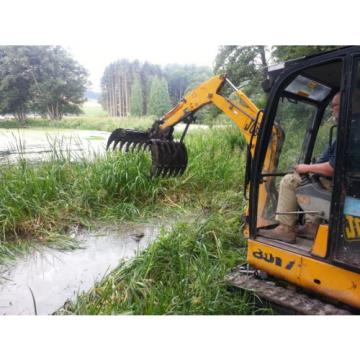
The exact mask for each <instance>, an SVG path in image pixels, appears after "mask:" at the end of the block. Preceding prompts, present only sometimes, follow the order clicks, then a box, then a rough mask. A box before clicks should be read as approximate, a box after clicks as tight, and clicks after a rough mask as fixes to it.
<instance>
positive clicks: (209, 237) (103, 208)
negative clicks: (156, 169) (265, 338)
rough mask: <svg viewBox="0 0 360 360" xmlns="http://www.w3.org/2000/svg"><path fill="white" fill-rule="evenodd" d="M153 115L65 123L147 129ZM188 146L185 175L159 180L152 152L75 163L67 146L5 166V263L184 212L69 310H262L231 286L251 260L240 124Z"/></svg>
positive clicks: (193, 136) (0, 217)
mask: <svg viewBox="0 0 360 360" xmlns="http://www.w3.org/2000/svg"><path fill="white" fill-rule="evenodd" d="M41 121H42V120H38V119H34V120H29V121H28V126H30V127H42V128H45V127H46V128H48V127H50V125H48V127H47V126H44V125H42V124H41ZM151 122H152V119H149V118H141V119H134V118H127V119H122V120H121V121H120V120H119V119H104V118H103V117H96V116H94V117H91V116H88V117H84V118H71V119H64V120H62V121H61V122H59V124H57V126H58V127H63V128H77V129H84V128H86V129H87V128H89V129H97V130H113V129H114V128H116V127H119V126H121V127H127V128H140V129H144V128H147V127H148V126H149V125H147V124H151ZM120 123H121V124H120ZM123 124H126V125H123ZM186 146H187V149H188V156H189V165H188V168H187V170H186V172H185V173H184V175H183V176H182V177H178V178H156V179H151V178H150V176H149V170H150V166H151V159H150V154H149V153H147V152H135V153H132V152H130V153H128V154H123V153H119V152H109V153H107V154H106V155H105V156H98V157H96V158H95V159H91V160H90V159H89V160H87V159H81V160H80V161H77V162H74V161H71V159H70V156H69V154H68V153H67V152H64V153H62V152H61V151H60V150H58V151H55V153H56V156H54V157H53V158H52V159H51V160H49V161H46V162H41V163H38V164H36V165H34V164H29V163H27V162H26V161H25V160H21V161H19V162H17V163H14V164H8V165H7V166H5V167H2V170H1V180H2V186H1V188H0V193H1V194H0V196H1V199H2V200H1V203H0V229H1V247H0V261H6V260H9V259H11V258H14V257H16V255H17V254H21V253H23V252H26V250H27V247H31V246H40V245H41V246H43V245H47V246H57V247H59V248H62V247H63V248H64V249H71V247H76V244H74V243H73V240H71V239H69V238H68V237H67V233H68V232H69V230H70V229H71V228H72V227H75V226H82V227H96V226H97V225H98V224H114V223H119V222H123V221H133V222H141V221H146V220H148V219H151V218H154V217H158V218H161V219H163V220H164V219H165V220H166V219H169V222H171V221H172V219H173V218H174V216H175V214H176V216H177V218H180V219H181V217H182V214H184V219H183V220H180V221H178V222H177V223H176V224H175V225H174V226H173V228H172V229H171V230H167V231H165V230H164V231H163V232H162V235H161V236H160V237H159V239H158V240H157V241H156V242H155V243H154V244H153V245H152V246H150V247H149V248H148V249H147V250H145V251H144V252H143V253H141V254H140V255H139V256H138V257H137V258H135V260H133V261H131V262H130V263H124V264H122V265H121V266H120V267H119V268H118V269H117V270H115V271H114V272H112V273H111V274H110V275H109V276H108V277H107V278H106V279H104V280H103V281H102V282H101V283H99V284H96V286H95V287H94V289H93V290H91V291H90V292H88V293H86V294H83V295H81V296H79V297H78V299H77V300H76V301H74V302H73V303H71V304H70V305H68V306H67V307H66V309H63V310H62V312H61V313H63V314H126V313H129V314H247V313H252V312H253V311H254V309H253V307H252V306H251V301H249V299H247V298H246V296H245V295H241V296H240V295H239V294H238V293H233V292H230V291H229V289H227V287H226V284H225V283H224V276H225V275H226V273H228V272H229V271H230V270H231V269H232V268H233V267H234V266H236V265H238V264H239V263H242V262H244V261H245V257H246V244H245V242H244V240H243V237H242V233H241V226H242V222H241V215H242V210H243V207H244V199H243V194H242V184H243V176H244V162H245V154H246V151H245V143H244V140H243V138H242V136H241V134H240V131H239V130H238V129H237V128H236V127H234V126H231V127H228V128H224V129H207V130H198V131H193V132H191V133H189V134H188V136H187V138H186ZM54 150H56V149H54ZM188 214H194V215H193V216H192V217H193V218H194V219H192V220H189V216H188ZM179 215H180V216H179ZM265 311H266V310H265Z"/></svg>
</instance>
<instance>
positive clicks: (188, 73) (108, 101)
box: [101, 59, 212, 117]
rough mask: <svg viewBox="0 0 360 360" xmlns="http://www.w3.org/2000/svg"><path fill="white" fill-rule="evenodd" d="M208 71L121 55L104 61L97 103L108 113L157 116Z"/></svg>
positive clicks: (203, 77) (204, 77) (172, 104)
mask: <svg viewBox="0 0 360 360" xmlns="http://www.w3.org/2000/svg"><path fill="white" fill-rule="evenodd" d="M211 75H212V71H211V69H210V68H208V67H202V66H195V65H177V64H171V65H167V66H165V67H160V66H159V65H155V64H151V63H148V62H145V63H140V62H139V61H137V60H135V61H132V62H130V61H128V60H126V59H121V60H118V61H116V62H113V63H111V64H110V65H108V66H107V67H106V69H105V71H104V74H103V76H102V79H101V89H102V96H101V104H102V106H103V108H104V109H105V110H106V111H107V112H108V113H109V115H110V116H119V117H122V116H128V115H133V116H143V115H155V116H158V117H159V116H161V115H163V114H164V113H166V112H167V111H169V110H170V109H171V108H172V107H173V106H174V105H176V104H177V103H178V102H179V100H180V99H181V98H182V97H183V95H184V94H185V93H186V92H187V91H189V90H190V89H191V88H192V87H194V86H196V85H198V84H199V83H201V82H203V81H205V80H206V79H208V78H209V77H210V76H211Z"/></svg>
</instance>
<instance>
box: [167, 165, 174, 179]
mask: <svg viewBox="0 0 360 360" xmlns="http://www.w3.org/2000/svg"><path fill="white" fill-rule="evenodd" d="M174 170H175V169H174V168H173V167H171V168H169V172H168V174H167V175H168V177H171V176H174Z"/></svg>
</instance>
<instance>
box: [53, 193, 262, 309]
mask: <svg viewBox="0 0 360 360" xmlns="http://www.w3.org/2000/svg"><path fill="white" fill-rule="evenodd" d="M216 204H217V207H216V209H215V208H214V211H213V212H212V213H211V214H210V215H209V216H207V217H205V218H204V217H200V218H196V219H194V222H192V223H178V224H177V225H176V226H175V228H173V230H172V231H170V232H168V233H163V234H162V235H161V236H160V238H159V239H158V241H157V242H155V243H154V244H153V245H152V246H151V247H150V248H148V249H147V250H146V251H144V252H142V253H141V254H140V255H139V256H138V257H136V258H135V259H134V260H133V261H132V262H131V263H129V264H123V265H122V266H120V267H119V268H118V269H117V270H115V271H113V272H112V273H111V274H110V275H109V276H108V277H107V278H106V279H105V280H103V281H102V282H100V283H98V284H96V286H95V287H94V288H93V289H92V290H91V291H89V292H88V293H85V294H83V295H81V296H79V297H78V298H77V299H76V301H74V302H73V303H71V304H69V305H68V306H67V307H66V308H65V309H63V310H62V311H61V312H60V313H61V314H91V315H95V314H96V315H98V314H102V315H104V314H145V315H160V314H168V315H169V314H172V315H175V314H187V315H198V314H212V315H214V314H252V313H254V306H253V300H252V299H251V298H250V297H249V296H248V295H247V294H240V293H238V292H230V291H229V289H228V288H227V287H226V284H225V283H224V276H225V275H226V274H227V273H228V272H229V271H230V269H231V268H232V267H234V266H235V265H236V264H238V263H239V261H244V259H245V242H244V241H243V240H242V238H241V236H239V228H240V214H239V210H240V206H239V204H241V199H240V198H239V195H238V194H235V193H233V194H232V196H228V197H227V198H226V199H222V200H221V199H217V201H216ZM259 313H268V310H266V309H264V310H261V311H259Z"/></svg>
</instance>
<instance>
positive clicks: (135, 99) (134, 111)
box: [130, 76, 143, 116]
mask: <svg viewBox="0 0 360 360" xmlns="http://www.w3.org/2000/svg"><path fill="white" fill-rule="evenodd" d="M142 112H143V92H142V87H141V83H140V77H139V76H136V78H135V80H134V82H133V84H132V87H131V97H130V114H131V115H134V116H141V115H142Z"/></svg>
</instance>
